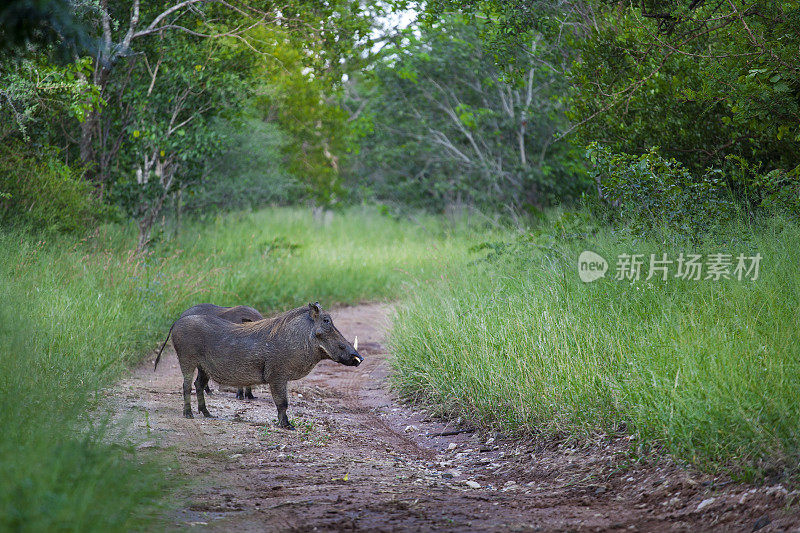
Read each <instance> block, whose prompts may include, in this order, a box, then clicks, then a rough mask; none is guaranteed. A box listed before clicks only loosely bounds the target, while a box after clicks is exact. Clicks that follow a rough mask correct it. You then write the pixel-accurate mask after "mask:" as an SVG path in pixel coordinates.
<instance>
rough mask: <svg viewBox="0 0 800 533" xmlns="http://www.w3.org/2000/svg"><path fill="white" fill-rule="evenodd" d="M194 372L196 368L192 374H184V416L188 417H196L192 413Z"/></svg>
mask: <svg viewBox="0 0 800 533" xmlns="http://www.w3.org/2000/svg"><path fill="white" fill-rule="evenodd" d="M193 374H194V370H192V372H191V373H190V374H184V375H183V416H185V417H186V418H194V415H193V414H192V375H193Z"/></svg>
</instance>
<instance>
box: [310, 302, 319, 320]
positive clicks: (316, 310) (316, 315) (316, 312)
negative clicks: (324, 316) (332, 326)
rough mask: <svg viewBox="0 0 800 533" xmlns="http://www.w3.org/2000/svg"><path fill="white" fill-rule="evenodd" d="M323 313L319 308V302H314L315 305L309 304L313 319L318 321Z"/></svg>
mask: <svg viewBox="0 0 800 533" xmlns="http://www.w3.org/2000/svg"><path fill="white" fill-rule="evenodd" d="M321 312H322V308H321V307H320V306H319V302H314V303H313V304H311V303H310V304H308V314H309V315H311V318H313V319H317V318H319V314H320V313H321Z"/></svg>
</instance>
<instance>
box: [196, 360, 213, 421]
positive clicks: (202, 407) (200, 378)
mask: <svg viewBox="0 0 800 533" xmlns="http://www.w3.org/2000/svg"><path fill="white" fill-rule="evenodd" d="M206 385H208V374H206V372H205V370H203V369H202V368H200V367H197V379H196V380H195V382H194V388H195V390H196V391H197V411H198V412H200V413H203V415H204V416H207V417H209V418H211V413H209V412H208V409H207V408H206V397H205V394H203V392H204V391H205V389H206Z"/></svg>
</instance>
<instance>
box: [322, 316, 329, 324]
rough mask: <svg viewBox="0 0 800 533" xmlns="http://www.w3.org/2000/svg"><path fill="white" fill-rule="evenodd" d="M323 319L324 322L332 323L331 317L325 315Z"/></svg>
mask: <svg viewBox="0 0 800 533" xmlns="http://www.w3.org/2000/svg"><path fill="white" fill-rule="evenodd" d="M322 321H323V322H324V323H326V324H330V323H331V319H330V318H328V317H325V318H323V319H322Z"/></svg>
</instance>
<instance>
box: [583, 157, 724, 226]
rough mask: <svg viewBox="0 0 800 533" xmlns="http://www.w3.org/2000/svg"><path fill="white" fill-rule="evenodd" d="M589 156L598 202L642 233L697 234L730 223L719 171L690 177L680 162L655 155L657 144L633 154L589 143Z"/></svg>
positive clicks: (721, 176)
mask: <svg viewBox="0 0 800 533" xmlns="http://www.w3.org/2000/svg"><path fill="white" fill-rule="evenodd" d="M587 156H588V158H589V160H590V161H591V163H592V165H593V168H592V169H591V170H590V174H591V176H592V178H594V180H595V183H596V184H597V187H598V193H599V196H600V198H601V200H603V201H604V202H605V203H606V204H607V205H609V206H611V207H612V209H613V210H614V211H615V212H616V214H617V215H618V217H619V218H620V219H621V221H622V222H624V223H627V224H629V225H630V226H631V227H632V228H633V229H634V230H636V231H638V232H640V233H648V232H650V231H652V230H654V229H656V228H665V229H668V230H671V231H673V232H676V233H678V234H679V235H682V236H695V235H698V234H701V233H703V232H705V231H708V230H709V229H711V228H712V227H714V226H718V225H720V224H722V223H725V222H729V221H730V220H731V219H732V217H733V215H734V213H735V211H736V210H735V204H734V203H733V201H732V197H731V194H730V189H729V187H728V186H727V183H726V181H725V179H724V176H723V173H722V171H721V170H717V169H709V170H706V172H705V173H704V174H703V175H702V176H700V177H699V178H698V177H695V176H692V175H691V174H690V173H689V171H688V170H687V169H686V167H684V166H683V164H681V163H680V162H678V161H676V160H675V159H666V158H664V157H662V156H661V155H659V153H658V148H657V147H654V148H651V149H650V150H649V151H647V152H646V153H644V154H642V155H640V156H635V155H629V154H615V153H612V152H611V151H610V150H608V149H607V148H605V147H603V146H600V145H598V144H597V143H592V144H590V145H589V148H588V149H587Z"/></svg>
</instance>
